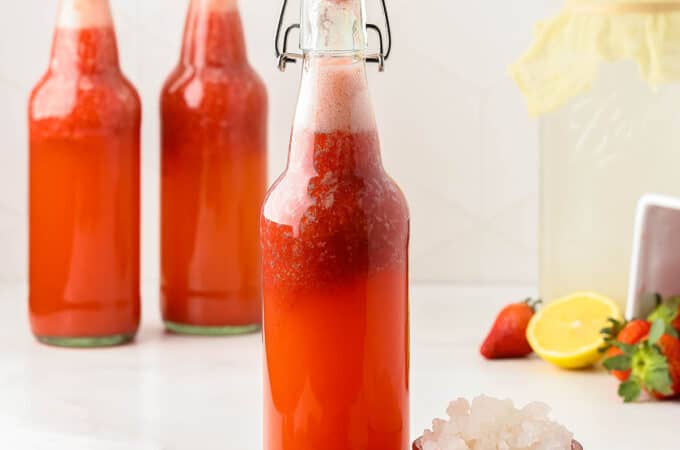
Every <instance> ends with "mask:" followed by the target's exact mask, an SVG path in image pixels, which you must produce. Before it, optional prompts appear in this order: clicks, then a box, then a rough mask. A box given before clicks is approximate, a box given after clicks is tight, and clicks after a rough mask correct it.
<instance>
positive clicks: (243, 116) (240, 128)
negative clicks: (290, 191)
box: [161, 0, 267, 335]
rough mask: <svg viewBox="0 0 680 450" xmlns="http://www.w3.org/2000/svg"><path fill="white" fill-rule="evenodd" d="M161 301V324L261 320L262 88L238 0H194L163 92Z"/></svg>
mask: <svg viewBox="0 0 680 450" xmlns="http://www.w3.org/2000/svg"><path fill="white" fill-rule="evenodd" d="M161 129H162V131H161V135H162V143H161V145H162V152H161V153H162V162H161V165H162V186H161V193H162V194H161V208H162V212H161V243H162V245H161V271H162V282H161V299H162V300H161V301H162V312H163V319H164V321H165V324H166V327H167V328H168V329H169V330H171V331H174V332H180V333H189V334H209V335H210V334H213V335H221V334H238V333H244V332H250V331H256V330H258V329H259V328H260V323H261V315H262V312H261V271H260V249H259V245H258V219H259V214H260V207H261V202H262V199H263V198H264V194H265V191H266V188H267V93H266V89H265V86H264V84H263V82H262V81H261V80H260V78H259V77H258V75H257V74H256V73H255V71H254V70H253V69H252V68H251V66H250V65H249V63H248V59H247V56H246V48H245V42H244V36H243V27H242V25H241V17H240V13H239V10H238V8H237V4H236V0H192V1H191V4H190V6H189V13H188V16H187V20H186V27H185V32H184V43H183V48H182V54H181V58H180V62H179V64H178V66H177V68H176V69H175V70H174V72H172V74H171V75H170V77H169V78H168V80H167V82H166V83H165V87H164V89H163V92H162V95H161Z"/></svg>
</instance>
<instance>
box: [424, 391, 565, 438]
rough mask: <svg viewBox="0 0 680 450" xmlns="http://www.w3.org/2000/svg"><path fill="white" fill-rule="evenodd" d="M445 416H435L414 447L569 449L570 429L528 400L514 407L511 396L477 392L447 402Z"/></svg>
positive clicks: (543, 405) (540, 404)
mask: <svg viewBox="0 0 680 450" xmlns="http://www.w3.org/2000/svg"><path fill="white" fill-rule="evenodd" d="M446 412H447V414H448V416H449V417H448V419H447V420H442V419H435V420H433V421H432V429H430V430H425V433H424V434H423V437H422V439H420V441H419V446H418V447H419V449H418V450H472V449H478V448H483V449H496V448H498V449H506V450H525V449H531V450H570V449H571V448H572V439H573V435H572V433H571V432H570V431H569V430H567V429H566V428H565V427H563V426H562V425H560V424H559V423H557V422H554V421H552V420H551V419H550V418H549V413H550V408H549V407H548V406H547V405H545V404H543V403H538V402H535V403H530V404H528V405H526V406H525V407H523V408H519V409H518V408H515V405H514V404H513V402H512V401H511V400H499V399H495V398H491V397H487V396H484V395H482V396H479V397H477V398H475V399H474V400H473V401H472V402H468V401H467V400H466V399H462V398H460V399H458V400H456V401H453V402H451V403H450V404H449V407H448V408H447V410H446Z"/></svg>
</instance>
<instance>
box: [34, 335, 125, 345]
mask: <svg viewBox="0 0 680 450" xmlns="http://www.w3.org/2000/svg"><path fill="white" fill-rule="evenodd" d="M36 339H38V341H39V342H40V343H42V344H45V345H50V346H52V347H70V348H97V347H115V346H118V345H125V344H128V343H130V342H132V341H133V340H134V339H135V334H134V333H130V334H116V335H112V336H97V337H54V336H36Z"/></svg>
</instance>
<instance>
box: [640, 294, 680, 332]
mask: <svg viewBox="0 0 680 450" xmlns="http://www.w3.org/2000/svg"><path fill="white" fill-rule="evenodd" d="M656 298H657V307H656V309H655V310H654V311H653V312H652V314H650V315H649V317H648V318H647V320H649V321H650V322H654V321H656V320H658V319H661V320H663V321H664V323H665V324H666V332H667V333H669V334H671V335H674V336H675V337H678V334H680V297H670V298H668V299H666V300H665V301H664V300H662V299H661V296H660V295H658V294H657V296H656Z"/></svg>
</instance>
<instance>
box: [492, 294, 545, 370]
mask: <svg viewBox="0 0 680 450" xmlns="http://www.w3.org/2000/svg"><path fill="white" fill-rule="evenodd" d="M539 303H540V300H537V301H533V300H531V299H527V300H525V301H523V302H520V303H513V304H512V305H508V306H506V307H505V308H503V310H502V311H501V312H500V313H499V314H498V317H496V321H495V322H494V324H493V326H492V327H491V331H489V334H488V335H487V336H486V339H485V340H484V343H483V344H482V347H481V349H480V353H481V354H482V356H484V357H485V358H487V359H503V358H523V357H525V356H527V355H529V354H531V352H532V350H531V346H530V345H529V342H528V341H527V337H526V331H527V326H528V325H529V321H530V320H531V318H532V317H533V315H534V313H535V312H536V306H537V305H538V304H539Z"/></svg>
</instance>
